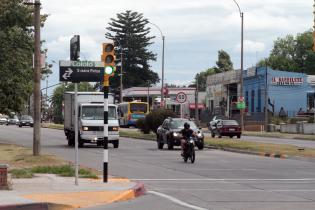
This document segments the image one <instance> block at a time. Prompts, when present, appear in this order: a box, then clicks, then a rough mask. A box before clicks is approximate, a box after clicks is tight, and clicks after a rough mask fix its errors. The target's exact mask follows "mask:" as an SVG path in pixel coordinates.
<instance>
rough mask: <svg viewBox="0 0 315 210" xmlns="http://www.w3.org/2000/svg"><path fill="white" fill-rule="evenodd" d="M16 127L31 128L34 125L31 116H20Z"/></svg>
mask: <svg viewBox="0 0 315 210" xmlns="http://www.w3.org/2000/svg"><path fill="white" fill-rule="evenodd" d="M18 125H19V127H22V126H31V127H33V125H34V121H33V118H32V117H31V116H29V115H22V116H21V118H20V121H19V123H18Z"/></svg>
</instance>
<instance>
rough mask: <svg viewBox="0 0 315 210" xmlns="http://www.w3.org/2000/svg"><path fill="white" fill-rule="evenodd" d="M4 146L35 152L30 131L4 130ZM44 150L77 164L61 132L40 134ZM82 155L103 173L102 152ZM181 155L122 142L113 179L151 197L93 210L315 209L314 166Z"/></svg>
mask: <svg viewBox="0 0 315 210" xmlns="http://www.w3.org/2000/svg"><path fill="white" fill-rule="evenodd" d="M0 142H5V143H15V144H20V145H24V146H28V147H31V145H32V129H31V128H18V127H16V126H9V127H7V126H0ZM42 150H43V152H49V153H52V154H56V155H59V156H61V157H63V158H65V159H67V160H70V161H73V160H74V149H73V148H69V147H67V146H66V141H65V137H64V134H63V131H58V130H52V129H42ZM79 152H80V153H79V157H80V163H81V164H82V165H86V166H89V167H93V168H96V169H99V170H101V169H102V157H103V150H102V149H101V148H97V147H94V146H89V147H86V148H83V149H80V151H79ZM179 154H180V150H179V149H176V150H174V151H168V150H166V149H164V150H157V148H156V143H155V142H151V141H144V140H133V139H128V138H121V142H120V148H119V149H113V148H112V146H111V145H110V150H109V173H110V174H111V175H115V176H120V177H128V178H130V179H133V180H137V181H141V182H143V183H144V184H145V186H146V188H147V190H148V194H147V195H145V196H143V197H140V198H138V199H135V200H132V201H127V202H120V203H114V204H110V205H106V206H100V207H93V208H90V209H170V210H172V209H174V210H175V209H215V210H221V209H222V210H227V209H228V210H232V209H233V210H238V209H240V210H247V209H248V210H252V209H261V210H262V209H268V210H269V209H286V210H288V209H292V210H296V209H299V210H303V209H307V210H309V209H314V206H315V163H314V162H308V161H298V160H290V159H276V158H267V157H261V156H253V155H245V154H238V153H230V152H224V151H217V150H209V149H206V150H204V151H197V153H196V162H195V164H191V163H184V162H183V160H182V159H181V157H180V155H179Z"/></svg>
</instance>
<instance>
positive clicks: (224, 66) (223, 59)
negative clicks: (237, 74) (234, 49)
mask: <svg viewBox="0 0 315 210" xmlns="http://www.w3.org/2000/svg"><path fill="white" fill-rule="evenodd" d="M216 64H217V68H218V70H219V71H220V72H225V71H231V70H233V63H232V61H231V57H230V55H229V54H228V53H227V52H225V51H224V50H219V51H218V61H217V62H216Z"/></svg>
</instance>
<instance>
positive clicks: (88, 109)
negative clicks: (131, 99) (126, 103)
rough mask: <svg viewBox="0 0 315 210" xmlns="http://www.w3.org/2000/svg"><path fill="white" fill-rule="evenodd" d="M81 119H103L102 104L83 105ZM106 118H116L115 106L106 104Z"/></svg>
mask: <svg viewBox="0 0 315 210" xmlns="http://www.w3.org/2000/svg"><path fill="white" fill-rule="evenodd" d="M82 119H83V120H104V107H103V106H83V107H82ZM108 119H109V120H115V119H117V116H116V108H115V107H114V106H108Z"/></svg>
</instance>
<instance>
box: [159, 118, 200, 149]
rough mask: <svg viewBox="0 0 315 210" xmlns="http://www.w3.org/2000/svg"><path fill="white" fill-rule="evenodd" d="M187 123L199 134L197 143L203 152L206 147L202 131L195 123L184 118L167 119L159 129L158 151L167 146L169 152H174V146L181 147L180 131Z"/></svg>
mask: <svg viewBox="0 0 315 210" xmlns="http://www.w3.org/2000/svg"><path fill="white" fill-rule="evenodd" d="M186 122H187V123H189V124H190V128H191V129H192V130H194V131H195V132H196V133H197V141H196V142H195V143H196V146H197V147H198V149H200V150H202V149H203V147H204V135H203V133H202V131H201V129H200V128H198V127H197V126H196V124H195V123H194V122H193V121H190V120H189V119H184V118H167V119H165V120H164V122H163V124H162V125H160V126H159V127H158V129H157V133H156V135H157V145H158V149H163V145H164V144H167V148H168V149H169V150H172V149H173V147H174V146H180V140H181V139H182V136H181V134H180V131H181V130H182V129H183V128H184V124H185V123H186Z"/></svg>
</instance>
